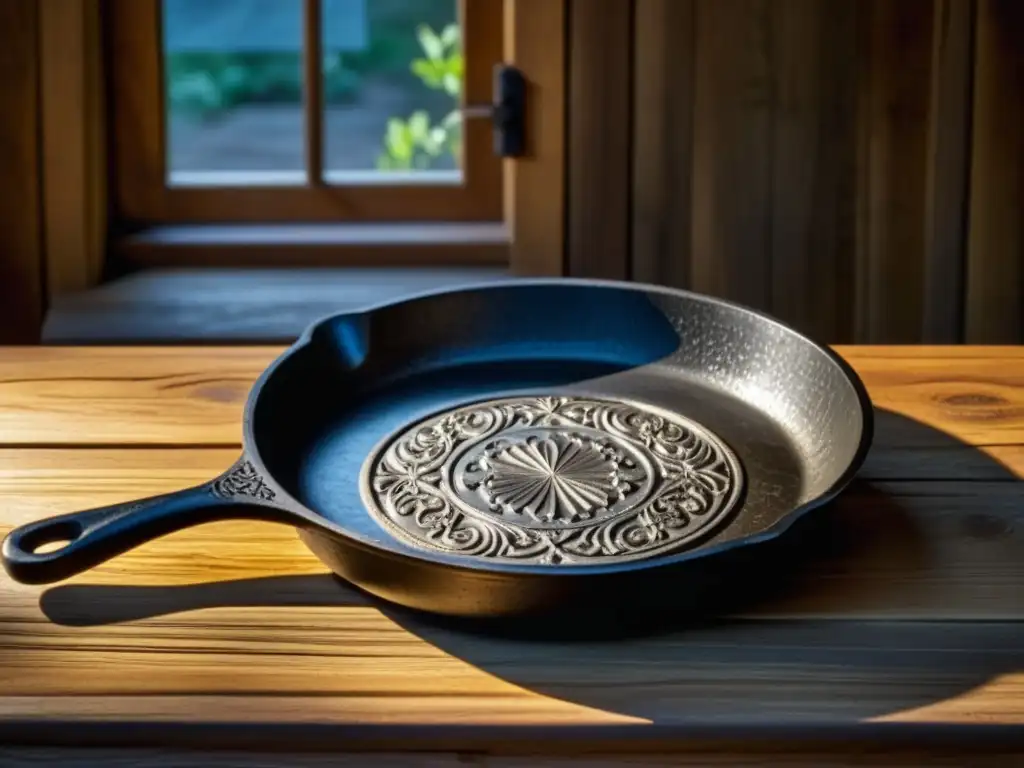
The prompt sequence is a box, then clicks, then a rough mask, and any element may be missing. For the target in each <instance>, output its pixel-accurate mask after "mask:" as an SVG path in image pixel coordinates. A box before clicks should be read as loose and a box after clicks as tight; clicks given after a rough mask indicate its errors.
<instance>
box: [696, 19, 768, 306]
mask: <svg viewBox="0 0 1024 768" xmlns="http://www.w3.org/2000/svg"><path fill="white" fill-rule="evenodd" d="M772 5H773V4H772V3H770V2H767V0H697V3H696V17H695V23H696V27H695V34H696V38H695V57H696V58H695V60H694V96H693V99H694V107H693V109H694V118H693V120H694V123H693V187H692V189H693V214H692V215H693V250H692V281H693V282H692V286H691V287H692V288H693V289H694V290H697V291H701V292H704V293H710V294H712V295H715V296H719V297H721V298H726V299H731V300H733V301H737V302H740V303H742V304H747V305H749V306H754V307H765V308H766V307H770V306H771V286H772V280H771V241H772V231H771V216H770V211H771V202H770V201H771V191H772V183H771V149H772V138H771V137H772V134H771V124H772V105H773V103H774V100H775V83H774V80H773V78H772V71H771V63H772V53H773V51H772V42H773V41H772V34H771V29H772V23H771V9H772Z"/></svg>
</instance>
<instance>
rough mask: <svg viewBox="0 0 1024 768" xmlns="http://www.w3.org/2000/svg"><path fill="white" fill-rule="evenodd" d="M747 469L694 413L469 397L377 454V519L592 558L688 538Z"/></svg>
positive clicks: (442, 538) (507, 549)
mask: <svg viewBox="0 0 1024 768" xmlns="http://www.w3.org/2000/svg"><path fill="white" fill-rule="evenodd" d="M741 484H742V474H741V469H740V465H739V462H738V460H737V459H736V457H735V456H734V455H733V454H732V452H731V451H730V450H729V449H728V448H727V447H726V446H725V445H724V444H723V443H722V442H721V441H720V440H718V439H717V438H716V437H715V436H713V435H711V434H710V433H709V432H707V431H706V430H705V429H703V428H702V427H700V426H699V425H697V424H694V423H692V422H690V421H688V420H685V419H682V418H680V417H677V416H671V417H670V416H666V415H662V414H661V413H657V412H653V411H648V410H646V409H644V408H642V407H640V406H637V405H633V404H626V403H621V402H616V401H606V400H599V399H591V398H571V397H540V398H537V397H534V398H510V399H503V400H497V401H489V402H485V403H477V404H473V405H469V406H464V407H462V408H460V409H458V410H455V411H451V412H448V413H445V414H441V415H439V416H435V417H433V418H430V419H428V420H426V421H424V422H421V423H420V424H418V425H416V426H414V427H412V428H411V429H409V430H407V431H405V432H403V433H401V434H399V435H398V436H397V437H396V438H395V439H393V440H392V441H391V442H389V443H388V444H387V445H385V446H384V447H383V448H382V449H381V450H379V451H378V452H377V453H375V454H374V455H373V456H371V457H370V459H369V460H368V463H367V467H366V474H365V482H364V486H363V493H364V499H365V500H366V501H367V504H368V507H369V509H370V510H371V513H372V514H373V516H374V517H375V518H376V519H377V520H378V521H379V522H380V523H381V524H382V525H384V527H385V528H386V529H388V530H390V531H392V532H393V533H395V534H396V535H397V536H398V537H399V538H400V539H402V540H404V541H405V542H407V543H409V544H411V545H413V546H416V547H419V548H425V549H428V550H440V551H444V552H448V553H452V554H459V555H466V556H472V557H478V558H488V559H491V560H497V561H505V562H512V563H538V564H585V563H599V562H608V561H619V560H623V559H636V558H642V557H650V556H653V555H656V554H662V553H665V552H669V551H672V550H677V549H681V548H683V547H685V546H686V544H687V543H689V542H692V541H694V540H695V539H697V538H699V537H701V536H702V535H705V534H707V533H708V532H709V531H711V530H712V529H714V528H716V527H717V525H718V524H719V523H720V522H721V521H722V520H723V519H724V518H725V517H726V516H727V515H728V514H729V513H730V512H731V511H732V510H733V508H734V507H735V504H736V501H737V499H738V497H739V491H740V488H741Z"/></svg>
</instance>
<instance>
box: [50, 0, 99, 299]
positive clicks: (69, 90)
mask: <svg viewBox="0 0 1024 768" xmlns="http://www.w3.org/2000/svg"><path fill="white" fill-rule="evenodd" d="M38 6H39V26H40V34H39V42H40V91H39V93H40V109H41V113H40V116H41V124H42V125H41V144H42V154H41V164H40V165H41V168H40V171H41V174H40V175H41V179H42V187H43V219H44V226H45V228H46V242H45V251H46V287H47V292H48V297H49V298H50V300H51V301H52V299H53V297H55V296H59V295H61V294H67V293H69V292H71V291H81V290H84V289H86V288H91V287H92V286H93V285H95V284H96V283H97V282H98V281H99V278H100V275H101V273H102V270H103V259H104V257H105V255H106V254H105V250H106V244H107V243H106V235H107V221H106V217H107V196H106V188H105V187H106V181H107V178H106V176H107V174H106V133H105V128H106V121H105V114H104V92H103V49H102V44H103V40H102V34H101V26H102V24H101V21H100V7H101V3H100V2H99V0H43V2H40V3H38Z"/></svg>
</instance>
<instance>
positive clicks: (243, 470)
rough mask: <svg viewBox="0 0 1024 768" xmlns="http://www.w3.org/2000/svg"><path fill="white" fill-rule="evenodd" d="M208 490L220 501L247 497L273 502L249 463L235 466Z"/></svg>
mask: <svg viewBox="0 0 1024 768" xmlns="http://www.w3.org/2000/svg"><path fill="white" fill-rule="evenodd" d="M210 490H211V492H212V493H213V495H214V496H218V497H220V498H222V499H231V498H235V497H237V496H248V497H249V498H252V499H256V500H259V501H273V499H274V495H275V494H274V491H273V489H271V488H269V487H268V486H267V484H266V482H264V480H263V477H262V476H261V475H260V473H259V472H257V471H256V467H254V466H253V465H252V462H249V461H242V462H239V463H238V464H236V465H235V466H234V467H232V468H231V471H229V472H228V473H227V474H226V475H224V476H223V477H221V478H219V479H217V480H215V481H214V482H213V485H212V486H211V488H210Z"/></svg>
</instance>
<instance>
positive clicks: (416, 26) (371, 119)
mask: <svg viewBox="0 0 1024 768" xmlns="http://www.w3.org/2000/svg"><path fill="white" fill-rule="evenodd" d="M321 8H322V17H323V27H324V29H323V37H322V40H323V43H322V45H323V54H324V78H323V80H324V110H325V120H324V164H325V176H326V177H327V178H328V180H330V181H331V182H333V183H336V184H345V183H365V182H368V181H379V182H382V183H394V182H396V181H401V180H402V178H401V176H400V175H399V174H409V173H410V172H411V173H415V174H416V176H414V178H418V179H423V180H430V181H438V180H443V181H453V182H457V181H458V180H459V178H460V175H461V174H460V173H459V167H460V165H461V160H462V157H461V154H462V153H461V142H460V137H461V133H462V131H461V127H462V126H461V116H460V115H459V113H458V112H456V111H455V110H456V108H457V107H458V106H459V103H460V100H461V92H462V83H463V77H462V45H461V41H460V26H459V19H458V2H457V0H322V6H321ZM438 176H440V178H438Z"/></svg>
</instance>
